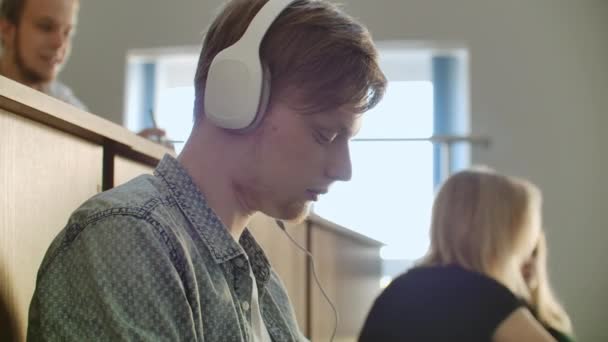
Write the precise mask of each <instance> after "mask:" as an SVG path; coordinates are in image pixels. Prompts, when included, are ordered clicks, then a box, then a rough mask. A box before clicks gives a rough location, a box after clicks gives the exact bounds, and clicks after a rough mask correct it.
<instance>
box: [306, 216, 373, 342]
mask: <svg viewBox="0 0 608 342" xmlns="http://www.w3.org/2000/svg"><path fill="white" fill-rule="evenodd" d="M310 230H311V231H310V234H311V238H310V239H311V252H312V253H313V255H314V259H315V264H316V269H317V275H318V277H319V281H320V282H321V285H322V286H323V288H324V289H325V291H326V292H327V294H328V296H329V297H330V299H331V300H332V302H333V303H334V305H335V306H336V309H337V310H338V315H339V323H338V330H337V333H336V338H335V341H336V342H338V341H356V340H357V337H358V334H359V331H360V329H361V327H362V326H363V323H364V321H365V317H366V316H367V312H368V311H369V309H370V308H371V305H372V303H373V301H374V299H375V298H376V296H377V295H378V294H379V293H380V277H381V272H382V269H381V263H380V254H379V248H380V245H379V244H375V243H369V242H367V241H365V240H364V239H359V238H356V237H355V236H354V235H353V234H343V233H340V231H341V230H344V229H343V228H342V229H331V227H321V226H320V225H319V224H318V223H315V222H311V226H310ZM310 281H311V303H310V304H311V320H312V321H311V330H312V331H311V341H328V340H329V338H330V336H331V333H332V329H333V324H334V317H333V312H332V310H331V307H330V306H329V304H328V303H327V301H326V300H325V299H324V297H323V295H322V294H321V291H320V290H319V289H318V287H317V285H316V284H315V283H314V279H312V277H311V279H310Z"/></svg>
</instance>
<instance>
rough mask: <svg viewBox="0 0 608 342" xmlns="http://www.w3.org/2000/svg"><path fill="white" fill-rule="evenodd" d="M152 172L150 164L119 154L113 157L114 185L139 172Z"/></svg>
mask: <svg viewBox="0 0 608 342" xmlns="http://www.w3.org/2000/svg"><path fill="white" fill-rule="evenodd" d="M152 172H154V168H153V167H152V166H149V165H146V164H142V163H139V162H136V161H133V160H130V159H127V158H124V157H121V156H115V157H114V186H118V185H120V184H123V183H126V182H128V181H129V180H131V179H133V178H135V177H137V176H139V175H141V174H144V173H149V174H152Z"/></svg>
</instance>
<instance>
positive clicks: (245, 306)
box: [242, 302, 249, 311]
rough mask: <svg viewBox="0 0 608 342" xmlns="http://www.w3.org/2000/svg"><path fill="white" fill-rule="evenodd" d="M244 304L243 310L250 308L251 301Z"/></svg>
mask: <svg viewBox="0 0 608 342" xmlns="http://www.w3.org/2000/svg"><path fill="white" fill-rule="evenodd" d="M242 306H243V310H245V311H248V310H249V302H243V303H242Z"/></svg>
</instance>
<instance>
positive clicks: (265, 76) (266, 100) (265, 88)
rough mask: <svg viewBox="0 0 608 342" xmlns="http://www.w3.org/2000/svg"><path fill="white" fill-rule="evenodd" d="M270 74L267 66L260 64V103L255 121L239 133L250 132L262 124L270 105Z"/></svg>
mask: <svg viewBox="0 0 608 342" xmlns="http://www.w3.org/2000/svg"><path fill="white" fill-rule="evenodd" d="M270 86H271V74H270V69H268V66H267V65H266V64H264V63H262V91H261V92H260V102H259V105H258V110H257V112H256V114H255V119H254V120H253V122H252V123H251V124H250V125H249V126H247V127H245V128H243V129H242V130H241V131H242V132H246V131H251V130H254V129H256V128H257V127H258V126H259V125H260V123H261V122H262V120H263V119H264V117H265V116H266V112H267V111H268V105H269V104H270V95H271V88H270Z"/></svg>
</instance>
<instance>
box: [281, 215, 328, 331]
mask: <svg viewBox="0 0 608 342" xmlns="http://www.w3.org/2000/svg"><path fill="white" fill-rule="evenodd" d="M275 222H276V223H277V225H278V226H279V228H281V230H282V231H283V232H284V233H285V235H287V237H288V238H289V240H291V242H292V243H293V244H294V245H296V246H297V247H298V248H299V249H300V250H301V251H302V252H304V253H306V256H307V258H308V262H309V263H310V265H311V268H312V275H313V278H315V283H317V286H318V287H319V290H321V293H322V294H323V297H325V300H326V301H327V303H328V304H329V306H331V309H332V311H333V313H334V328H333V330H332V333H331V337H330V339H329V342H333V341H334V338H335V337H336V331H337V330H338V310H336V306H335V305H334V303H333V302H332V301H331V299H329V296H328V295H327V293H326V292H325V290H324V289H323V286H321V282H319V278H318V277H317V270H316V268H315V260H314V258H313V256H312V253H310V252H309V251H308V250H307V249H306V248H304V247H302V246H301V245H300V244H299V243H298V242H297V241H296V240H295V239H294V238H293V237H291V235H289V233H288V232H287V229H285V224H283V221H280V220H275ZM309 300H310V299H309Z"/></svg>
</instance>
